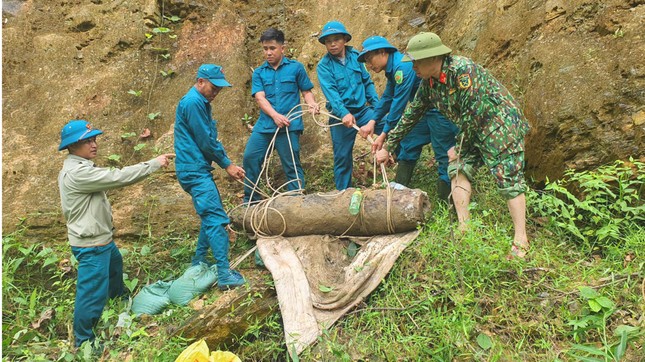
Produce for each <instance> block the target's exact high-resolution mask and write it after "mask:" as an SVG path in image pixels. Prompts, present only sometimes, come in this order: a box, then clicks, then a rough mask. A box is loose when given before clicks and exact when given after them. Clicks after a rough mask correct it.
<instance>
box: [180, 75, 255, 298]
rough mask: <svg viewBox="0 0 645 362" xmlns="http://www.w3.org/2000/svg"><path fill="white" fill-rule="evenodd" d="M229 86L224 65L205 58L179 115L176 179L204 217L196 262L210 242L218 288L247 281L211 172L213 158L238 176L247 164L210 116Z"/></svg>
mask: <svg viewBox="0 0 645 362" xmlns="http://www.w3.org/2000/svg"><path fill="white" fill-rule="evenodd" d="M230 86H231V85H230V84H229V83H228V82H227V81H226V79H225V78H224V73H223V72H222V67H220V66H218V65H215V64H203V65H202V66H200V67H199V70H198V72H197V81H196V83H195V85H194V86H193V87H192V88H191V89H190V90H189V91H188V93H186V95H185V96H184V97H183V98H182V99H181V100H180V101H179V105H178V106H177V112H176V115H175V153H176V154H177V162H176V166H175V167H176V171H177V180H178V181H179V184H180V185H181V187H182V188H183V189H184V191H186V192H188V193H189V194H190V195H191V196H192V198H193V205H194V206H195V210H196V211H197V214H198V215H199V217H200V219H201V228H200V231H199V237H198V239H197V250H196V251H195V256H194V257H193V260H192V263H193V265H196V264H198V263H200V262H205V258H206V254H207V253H208V249H209V248H210V249H211V250H212V252H213V256H214V257H215V262H216V264H217V284H218V287H219V288H220V289H229V288H234V287H237V286H240V285H242V284H244V283H245V280H244V278H243V277H242V275H240V273H238V272H237V271H235V270H231V269H230V267H229V261H228V250H229V244H228V233H227V232H226V225H228V224H229V222H230V221H229V219H228V215H227V214H226V212H225V211H224V207H223V205H222V200H221V198H220V195H219V190H218V189H217V185H215V181H213V176H212V175H211V171H212V170H213V167H212V166H211V164H212V163H213V162H215V163H217V165H219V167H221V168H223V169H225V170H226V173H228V174H229V175H230V176H231V177H233V178H235V179H238V180H241V179H243V178H244V170H243V169H242V168H241V167H239V166H237V165H235V164H233V163H232V162H231V160H230V159H229V158H228V156H227V155H226V151H225V150H224V146H222V143H221V142H220V141H219V140H218V139H217V123H216V121H215V120H214V119H213V117H212V109H211V104H210V103H211V102H212V101H213V99H215V97H216V96H217V94H218V93H219V92H220V91H221V90H222V88H223V87H230Z"/></svg>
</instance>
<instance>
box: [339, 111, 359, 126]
mask: <svg viewBox="0 0 645 362" xmlns="http://www.w3.org/2000/svg"><path fill="white" fill-rule="evenodd" d="M341 122H343V125H344V126H345V127H347V128H352V127H354V125H355V124H356V118H354V115H353V114H351V113H347V115H345V117H343V119H342V120H341Z"/></svg>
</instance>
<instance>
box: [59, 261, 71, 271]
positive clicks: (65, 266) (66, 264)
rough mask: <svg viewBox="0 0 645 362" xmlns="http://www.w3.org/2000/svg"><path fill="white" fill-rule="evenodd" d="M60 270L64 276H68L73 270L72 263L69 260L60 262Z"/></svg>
mask: <svg viewBox="0 0 645 362" xmlns="http://www.w3.org/2000/svg"><path fill="white" fill-rule="evenodd" d="M58 269H60V270H61V271H62V272H63V274H67V273H69V272H70V271H71V270H72V263H71V262H70V261H69V259H63V260H61V261H59V262H58Z"/></svg>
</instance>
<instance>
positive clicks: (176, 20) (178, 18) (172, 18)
mask: <svg viewBox="0 0 645 362" xmlns="http://www.w3.org/2000/svg"><path fill="white" fill-rule="evenodd" d="M163 17H164V18H165V19H167V20H170V21H172V22H173V23H176V22H178V21H179V20H181V18H180V17H179V16H177V15H173V16H167V15H164V16H163Z"/></svg>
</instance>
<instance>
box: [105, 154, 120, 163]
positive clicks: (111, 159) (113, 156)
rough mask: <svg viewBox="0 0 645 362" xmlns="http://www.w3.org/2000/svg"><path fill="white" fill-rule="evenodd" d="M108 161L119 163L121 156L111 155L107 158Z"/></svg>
mask: <svg viewBox="0 0 645 362" xmlns="http://www.w3.org/2000/svg"><path fill="white" fill-rule="evenodd" d="M108 160H110V161H115V162H119V161H121V155H117V154H111V155H109V156H108Z"/></svg>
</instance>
